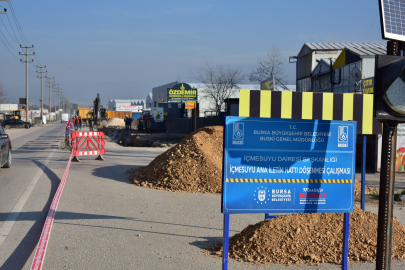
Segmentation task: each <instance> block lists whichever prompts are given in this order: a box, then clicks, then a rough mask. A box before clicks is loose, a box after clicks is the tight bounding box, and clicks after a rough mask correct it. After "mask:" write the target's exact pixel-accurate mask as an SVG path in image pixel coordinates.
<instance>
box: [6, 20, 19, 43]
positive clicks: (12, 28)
mask: <svg viewBox="0 0 405 270" xmlns="http://www.w3.org/2000/svg"><path fill="white" fill-rule="evenodd" d="M6 15H7V20H8V23H9V24H10V27H11V30H12V31H13V33H14V36H15V38H16V39H17V43H18V44H20V41H18V38H17V35H16V34H15V32H14V27H13V25H12V24H11V21H10V17H9V16H8V14H6Z"/></svg>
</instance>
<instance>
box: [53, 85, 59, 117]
mask: <svg viewBox="0 0 405 270" xmlns="http://www.w3.org/2000/svg"><path fill="white" fill-rule="evenodd" d="M53 89H54V90H52V92H54V93H55V96H54V97H55V120H56V93H59V91H57V90H56V89H57V88H56V85H53Z"/></svg>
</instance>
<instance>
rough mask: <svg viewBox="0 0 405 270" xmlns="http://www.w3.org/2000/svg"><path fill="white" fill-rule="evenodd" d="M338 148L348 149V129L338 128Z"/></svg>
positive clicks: (344, 127)
mask: <svg viewBox="0 0 405 270" xmlns="http://www.w3.org/2000/svg"><path fill="white" fill-rule="evenodd" d="M338 147H349V127H348V126H339V138H338Z"/></svg>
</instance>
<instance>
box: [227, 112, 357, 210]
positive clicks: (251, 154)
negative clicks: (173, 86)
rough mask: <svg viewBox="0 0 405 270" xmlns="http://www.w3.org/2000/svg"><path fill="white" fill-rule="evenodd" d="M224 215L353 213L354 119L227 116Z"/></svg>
mask: <svg viewBox="0 0 405 270" xmlns="http://www.w3.org/2000/svg"><path fill="white" fill-rule="evenodd" d="M224 130H225V135H224V138H225V140H224V162H223V168H224V169H223V182H222V190H223V193H222V213H226V214H234V213H347V212H353V206H354V173H355V156H356V132H357V128H356V122H355V121H322V120H296V119H274V118H273V119H272V118H254V117H235V116H228V117H226V119H225V129H224Z"/></svg>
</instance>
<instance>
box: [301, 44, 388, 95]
mask: <svg viewBox="0 0 405 270" xmlns="http://www.w3.org/2000/svg"><path fill="white" fill-rule="evenodd" d="M386 52H387V45H386V43H305V44H304V45H303V46H302V48H301V50H300V52H299V54H298V56H297V62H296V65H297V70H296V77H297V91H298V92H334V93H351V92H355V87H356V84H355V81H354V78H353V76H352V72H353V68H354V67H358V68H359V69H360V70H361V73H362V74H361V75H362V76H361V78H362V79H369V78H373V77H374V64H375V55H381V54H386ZM331 63H332V70H333V74H332V75H333V76H332V78H333V82H334V84H333V85H331V83H330V77H331V76H330V71H331V68H330V64H331ZM360 85H361V84H360ZM360 85H359V87H360ZM356 90H357V91H359V90H360V89H356Z"/></svg>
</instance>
